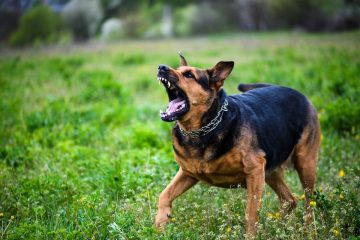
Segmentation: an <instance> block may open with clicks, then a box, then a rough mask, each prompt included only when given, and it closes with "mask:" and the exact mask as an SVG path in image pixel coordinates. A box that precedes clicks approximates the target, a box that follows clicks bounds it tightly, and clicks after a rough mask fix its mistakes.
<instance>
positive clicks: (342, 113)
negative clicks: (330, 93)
mask: <svg viewBox="0 0 360 240" xmlns="http://www.w3.org/2000/svg"><path fill="white" fill-rule="evenodd" d="M321 123H322V125H323V127H325V128H330V129H333V130H335V131H338V132H340V133H353V134H354V133H356V132H357V131H359V130H360V104H359V103H356V102H352V101H351V100H350V99H349V98H338V99H337V100H335V101H334V102H333V103H332V104H329V105H328V106H327V107H325V113H324V116H323V117H322V118H321Z"/></svg>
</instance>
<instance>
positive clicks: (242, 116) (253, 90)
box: [155, 53, 321, 236]
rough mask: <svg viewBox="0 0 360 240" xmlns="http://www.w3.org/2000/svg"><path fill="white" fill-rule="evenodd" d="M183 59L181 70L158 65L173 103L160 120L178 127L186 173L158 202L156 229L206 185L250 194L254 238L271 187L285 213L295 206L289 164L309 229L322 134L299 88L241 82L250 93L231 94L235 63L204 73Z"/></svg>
mask: <svg viewBox="0 0 360 240" xmlns="http://www.w3.org/2000/svg"><path fill="white" fill-rule="evenodd" d="M179 55H180V66H179V67H178V68H176V69H173V68H171V67H168V66H166V65H160V66H159V67H158V74H157V79H158V81H159V83H162V85H163V86H164V87H165V89H166V92H167V94H168V97H169V105H168V107H167V109H166V111H161V110H160V118H161V119H162V120H163V121H166V122H172V121H176V123H175V125H174V127H173V129H172V143H173V150H174V155H175V160H176V162H177V163H178V164H179V166H180V168H179V171H178V172H177V174H176V176H175V177H174V178H173V179H172V181H171V182H170V184H169V185H168V186H167V187H166V188H165V189H164V190H163V192H162V193H161V194H160V196H159V202H158V212H157V215H156V219H155V225H156V227H158V228H162V227H163V226H164V225H166V223H167V222H168V221H169V218H170V217H171V207H172V202H173V200H174V199H175V198H177V197H179V196H180V195H181V194H182V193H184V192H185V191H186V190H188V189H189V188H191V187H192V186H194V185H195V184H196V183H198V182H199V181H201V182H204V183H206V184H209V185H212V186H218V187H224V188H236V187H244V188H246V189H247V204H246V216H245V219H246V226H245V229H246V234H247V236H255V234H256V223H257V222H258V214H257V211H258V210H259V208H260V203H261V195H262V192H263V189H264V185H265V183H267V184H268V185H269V186H270V187H271V188H272V189H273V190H274V191H275V193H276V194H277V196H278V198H279V200H280V203H281V204H282V206H283V208H284V210H285V211H283V212H289V211H291V210H292V209H294V208H295V207H296V202H297V200H296V198H295V197H294V196H293V195H292V193H291V191H290V189H289V188H288V186H287V185H286V183H285V181H284V168H285V167H286V166H287V164H288V163H289V162H290V163H292V165H293V166H294V168H295V169H296V171H297V173H298V175H299V178H300V181H301V184H302V186H303V189H304V191H305V198H306V215H305V217H306V221H307V222H309V223H310V222H311V221H312V209H311V207H310V205H309V202H310V200H311V197H312V195H313V191H314V185H315V178H316V165H317V158H318V152H319V146H320V136H321V133H320V124H319V120H318V117H317V113H316V110H315V108H314V107H313V105H312V104H311V103H310V101H309V100H308V99H307V98H306V97H305V96H304V95H302V94H301V93H299V92H298V91H296V90H293V89H291V88H287V87H282V86H275V85H269V84H240V85H239V87H238V88H239V90H240V91H242V92H244V93H243V94H237V95H231V96H228V95H227V94H226V93H225V91H224V90H223V85H224V81H225V79H226V78H227V77H228V76H229V75H230V73H231V71H232V69H233V67H234V62H233V61H220V62H218V63H217V64H216V65H215V66H214V67H213V68H209V69H199V68H195V67H191V66H189V65H188V63H187V61H186V59H185V57H184V56H183V55H182V54H181V53H179Z"/></svg>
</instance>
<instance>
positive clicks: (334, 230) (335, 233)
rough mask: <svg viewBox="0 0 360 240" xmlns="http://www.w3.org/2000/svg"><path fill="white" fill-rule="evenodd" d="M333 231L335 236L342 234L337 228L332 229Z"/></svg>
mask: <svg viewBox="0 0 360 240" xmlns="http://www.w3.org/2000/svg"><path fill="white" fill-rule="evenodd" d="M331 232H332V233H333V234H334V236H336V237H337V236H339V235H340V232H339V230H336V229H332V230H331Z"/></svg>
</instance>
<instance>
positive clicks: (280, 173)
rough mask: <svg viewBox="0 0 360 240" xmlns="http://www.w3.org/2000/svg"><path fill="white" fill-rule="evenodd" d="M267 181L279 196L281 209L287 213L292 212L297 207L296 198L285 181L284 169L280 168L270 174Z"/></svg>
mask: <svg viewBox="0 0 360 240" xmlns="http://www.w3.org/2000/svg"><path fill="white" fill-rule="evenodd" d="M265 181H266V183H267V184H268V185H269V186H270V187H271V188H272V189H273V190H274V192H275V193H276V195H277V196H278V198H279V200H280V203H281V207H282V208H283V210H285V212H290V211H291V210H293V209H294V208H295V207H296V198H295V197H294V196H293V195H292V194H291V191H290V189H289V187H288V186H287V185H286V183H285V181H284V168H283V167H279V168H277V169H275V170H273V171H272V172H271V173H269V174H268V175H267V176H266V178H265Z"/></svg>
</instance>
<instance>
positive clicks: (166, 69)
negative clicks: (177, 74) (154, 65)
mask: <svg viewBox="0 0 360 240" xmlns="http://www.w3.org/2000/svg"><path fill="white" fill-rule="evenodd" d="M158 70H159V72H168V71H169V67H168V66H166V65H164V64H161V65H159V68H158Z"/></svg>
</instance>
